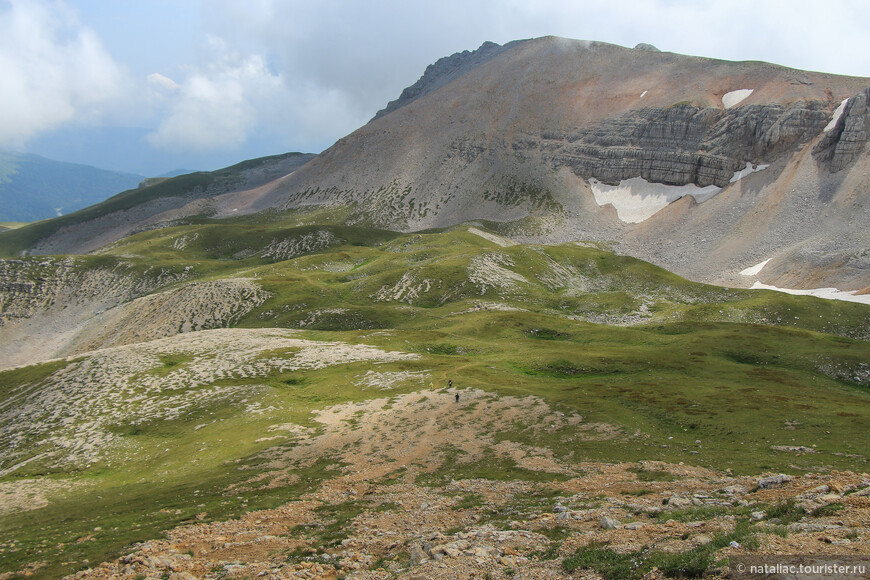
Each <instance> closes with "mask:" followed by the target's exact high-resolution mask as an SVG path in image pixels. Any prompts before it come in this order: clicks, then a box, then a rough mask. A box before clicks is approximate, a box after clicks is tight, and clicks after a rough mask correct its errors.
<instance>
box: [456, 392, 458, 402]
mask: <svg viewBox="0 0 870 580" xmlns="http://www.w3.org/2000/svg"><path fill="white" fill-rule="evenodd" d="M456 402H457V403H458V402H459V393H456Z"/></svg>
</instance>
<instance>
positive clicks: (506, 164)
mask: <svg viewBox="0 0 870 580" xmlns="http://www.w3.org/2000/svg"><path fill="white" fill-rule="evenodd" d="M650 48H652V47H649V46H646V45H638V47H637V48H635V49H629V48H624V47H620V46H616V45H611V44H606V43H600V42H586V41H578V40H569V39H564V38H556V37H544V38H537V39H531V40H524V41H515V42H511V43H508V44H506V45H504V46H499V45H497V44H494V43H491V42H487V43H484V44H483V45H482V46H481V47H480V48H479V49H477V50H476V51H465V52H461V53H457V54H454V55H452V56H450V57H445V58H442V59H440V60H439V61H438V62H436V63H435V64H433V65H430V66H429V67H428V68H427V69H426V71H425V73H424V75H423V76H422V77H421V78H420V79H419V80H418V81H417V82H416V83H415V84H413V85H412V86H410V87H408V88H407V89H405V90H404V91H403V92H402V94H401V95H400V97H399V98H398V99H396V100H395V101H392V102H391V103H389V104H388V105H387V106H386V108H384V109H383V110H382V111H380V112H379V113H378V114H377V115H376V116H375V117H374V118H373V119H372V121H370V122H369V123H368V124H366V125H365V126H363V127H361V128H360V129H358V130H357V131H355V132H353V133H351V134H350V135H348V136H346V137H344V138H342V139H340V140H339V141H338V142H337V143H335V144H334V145H333V146H332V147H330V148H329V149H327V150H326V151H324V152H323V153H322V154H321V155H319V156H317V157H316V158H314V159H313V160H312V161H311V162H310V163H307V164H306V165H305V166H304V167H301V168H300V169H298V170H297V171H295V172H293V173H292V174H290V175H286V176H284V175H282V177H281V178H280V179H277V180H275V181H272V182H271V183H267V184H265V185H262V186H259V187H257V188H256V189H250V188H248V189H246V188H237V190H235V191H230V192H226V193H222V194H221V195H214V196H212V197H210V198H209V202H208V204H207V212H208V213H209V214H210V215H212V216H214V217H231V216H239V215H244V214H251V213H257V212H262V211H269V212H274V211H275V210H278V211H286V210H292V209H298V208H305V207H311V206H324V205H325V206H331V207H338V206H342V207H349V208H352V212H351V214H350V217H349V218H348V220H347V221H348V223H352V224H353V223H364V224H370V225H373V226H377V227H382V228H387V229H393V230H402V231H415V230H421V229H426V228H433V227H449V226H453V225H456V224H459V223H463V222H467V221H470V220H490V221H494V222H498V223H499V224H501V225H500V226H499V227H500V232H501V233H502V234H504V235H507V236H509V237H511V238H513V239H516V240H518V241H523V242H529V241H531V242H544V243H554V242H566V241H572V240H591V241H607V242H610V243H613V244H614V247H615V249H616V250H617V251H618V252H620V253H624V254H628V255H632V256H635V257H639V258H642V259H645V260H649V261H651V262H654V263H656V264H658V265H661V266H663V267H665V268H667V269H669V270H672V271H674V272H676V273H678V274H680V275H683V276H686V277H688V278H690V279H693V280H697V281H703V282H709V283H716V284H723V285H732V286H750V285H752V284H753V283H754V282H763V283H765V284H772V285H775V286H780V287H790V288H817V287H823V286H832V287H837V288H839V289H841V290H848V291H858V292H861V291H865V292H866V290H867V288H868V287H870V253H868V251H867V249H868V247H870V227H868V225H870V197H868V193H867V192H868V190H870V179H868V176H867V172H868V149H867V139H868V127H870V111H868V108H867V99H868V90H870V79H868V78H859V77H845V76H838V75H831V74H824V73H818V72H807V71H800V70H795V69H789V68H785V67H781V66H777V65H773V64H768V63H763V62H729V61H721V60H714V59H710V58H699V57H691V56H684V55H679V54H674V53H668V52H660V51H656V50H650ZM204 211H206V210H205V209H204V204H203V202H202V201H201V200H197V201H196V202H195V203H192V204H190V205H189V206H186V207H183V208H181V209H178V210H174V212H173V214H172V219H174V220H178V219H180V218H183V217H184V216H194V215H201V214H202V213H203V212H204ZM159 218H160V216H156V217H154V218H153V219H151V218H149V219H148V220H144V222H141V223H139V224H138V227H139V229H140V230H141V229H147V228H148V227H158V226H159V223H160V219H159ZM106 221H109V222H111V221H112V216H108V218H107V217H105V216H104V217H103V226H104V227H105V222H106ZM145 222H147V223H145ZM81 227H82V228H88V227H89V226H88V225H87V224H86V223H85V224H82V225H81ZM109 229H111V228H109ZM122 235H126V233H124V232H123V231H121V230H118V233H116V234H115V235H114V238H115V239H117V238H119V237H121V236H122ZM84 237H85V238H87V237H88V236H84ZM112 237H113V236H112V235H111V233H110V234H107V235H104V236H103V238H101V239H103V240H106V241H112ZM81 238H82V235H81V232H80V231H79V230H78V229H77V228H72V230H70V229H69V228H67V229H65V230H63V231H58V232H55V233H52V234H50V235H48V236H46V237H45V238H43V239H42V240H40V241H39V242H38V243H37V244H36V245H35V246H34V249H35V251H36V253H45V252H59V251H67V252H77V251H81V250H82V249H87V250H88V251H90V250H91V249H92V248H93V244H92V243H91V244H89V243H88V240H84V241H83V240H82V239H81ZM0 241H2V240H0ZM765 260H768V262H767V264H766V265H765V266H764V267H763V269H762V270H761V271H760V272H758V273H757V274H756V275H754V276H746V275H741V274H740V273H741V272H743V271H746V270H747V269H748V268H751V267H752V266H754V265H756V264H759V263H761V262H763V261H765Z"/></svg>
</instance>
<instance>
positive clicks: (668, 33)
mask: <svg viewBox="0 0 870 580" xmlns="http://www.w3.org/2000/svg"><path fill="white" fill-rule="evenodd" d="M868 22H870V2H854V1H850V0H828V1H827V2H826V3H824V4H820V3H818V2H816V1H813V2H805V1H798V0H791V1H787V0H781V1H779V0H777V1H774V0H768V1H765V0H755V1H745V0H731V1H728V2H724V1H719V2H702V1H686V0H634V1H631V2H625V1H619V0H609V1H601V0H587V1H579V0H573V1H564V0H561V1H557V0H535V1H529V2H525V1H519V0H478V1H473V0H463V1H458V0H443V1H441V2H438V3H433V2H422V1H416V0H405V1H385V0H369V1H367V2H359V1H351V0H320V1H315V2H312V1H311V0H307V1H304V2H303V1H296V0H247V1H244V2H243V1H240V0H172V1H170V0H148V1H146V2H142V1H132V0H115V1H107V0H0V75H2V79H3V82H2V83H0V147H4V148H13V149H18V150H24V151H28V150H31V151H35V152H42V153H49V154H51V156H54V157H55V158H57V157H62V156H64V155H66V156H67V159H65V160H71V161H77V162H89V163H91V164H94V165H98V166H104V167H105V166H107V165H116V166H117V165H119V164H122V165H123V164H124V163H123V161H124V159H126V158H137V159H139V161H140V165H141V169H140V170H141V171H142V172H146V173H151V174H154V173H155V172H157V171H159V170H161V168H162V170H163V171H166V170H169V169H172V168H176V167H187V168H191V169H214V168H216V167H219V166H222V165H227V164H230V163H234V162H236V161H241V160H244V159H247V158H251V157H255V156H260V155H267V154H273V153H280V152H284V151H309V152H319V151H321V150H323V149H324V148H326V147H328V146H329V145H331V144H332V143H333V142H334V141H335V140H337V139H338V138H340V137H342V136H344V135H346V134H347V133H349V132H351V131H353V130H354V129H356V128H357V127H359V126H361V125H362V124H364V123H365V122H367V121H368V120H369V119H370V118H371V117H372V116H373V115H374V114H375V112H377V110H379V109H380V108H382V107H383V106H384V105H385V104H386V103H387V102H388V101H389V100H391V99H394V98H395V97H397V96H398V94H399V93H400V92H401V90H402V88H404V87H405V86H408V85H409V84H412V83H413V82H414V81H415V80H416V79H417V78H418V77H419V76H420V75H421V74H422V72H423V70H424V69H425V67H426V65H428V64H430V63H431V62H434V61H435V60H437V59H438V58H439V57H442V56H446V55H449V54H451V53H453V52H457V51H461V50H466V49H474V48H476V47H478V46H479V45H480V44H481V43H482V42H484V41H485V40H492V41H495V42H499V43H504V42H507V41H510V40H515V39H518V38H530V37H536V36H544V35H550V34H553V35H558V36H565V37H569V38H580V39H586V40H600V41H605V42H612V43H615V44H621V45H624V46H634V45H635V44H637V43H639V42H647V43H651V44H654V45H656V46H657V47H659V48H660V49H662V50H667V51H673V52H680V53H684V54H694V55H701V56H710V57H715V58H724V59H729V60H765V61H769V62H775V63H777V64H783V65H786V66H791V67H794V68H803V69H810V70H822V71H825V72H833V73H839V74H851V75H857V76H870V34H868V32H870V28H868V24H867V23H868ZM119 128H125V129H124V131H120V129H119ZM118 139H124V140H126V142H125V143H123V144H121V143H117V142H116V141H117V140H118ZM128 165H129V166H128V167H117V168H121V169H126V170H134V169H137V167H136V166H134V165H133V164H132V163H130V164H128ZM109 168H116V167H109Z"/></svg>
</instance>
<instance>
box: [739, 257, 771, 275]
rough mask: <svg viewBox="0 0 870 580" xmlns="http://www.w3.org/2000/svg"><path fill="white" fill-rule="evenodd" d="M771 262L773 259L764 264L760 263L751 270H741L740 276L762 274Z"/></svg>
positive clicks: (750, 268)
mask: <svg viewBox="0 0 870 580" xmlns="http://www.w3.org/2000/svg"><path fill="white" fill-rule="evenodd" d="M770 260H771V259H770V258H768V259H766V260H765V261H763V262H759V263H758V264H756V265H754V266H750V267H749V268H746V269H745V270H741V271H740V275H741V276H757V275H758V273H759V272H761V270H763V269H764V267H765V266H767V263H768V262H770Z"/></svg>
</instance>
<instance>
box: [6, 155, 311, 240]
mask: <svg viewBox="0 0 870 580" xmlns="http://www.w3.org/2000/svg"><path fill="white" fill-rule="evenodd" d="M310 157H311V155H307V154H302V153H286V154H283V155H273V156H269V157H261V158H258V159H251V160H248V161H243V162H241V163H237V164H236V165H233V166H230V167H226V168H224V169H219V170H217V171H211V172H203V171H200V172H195V173H189V174H187V175H179V176H178V177H171V178H165V179H164V178H157V179H150V180H147V181H146V182H145V183H144V184H143V185H142V187H137V188H135V189H126V190H124V191H121V193H118V194H117V195H114V196H112V197H110V198H109V199H105V196H104V197H102V198H100V199H105V201H101V202H100V203H95V202H96V201H98V200H92V201H91V203H94V205H90V206H89V207H85V208H84V209H81V210H79V211H76V212H73V213H70V214H68V215H64V216H62V217H57V218H54V219H47V220H43V221H40V222H37V223H34V224H31V225H29V226H27V227H24V228H20V229H18V230H16V231H12V232H0V256H4V257H12V256H17V255H18V254H20V253H21V252H23V251H26V250H28V249H30V248H32V247H33V246H34V245H35V244H36V243H38V242H39V241H40V240H42V239H44V238H46V237H48V236H50V235H52V234H54V233H55V232H57V231H58V230H61V229H62V228H67V227H71V226H77V225H80V224H85V223H87V222H88V221H91V220H95V219H97V218H100V217H103V216H107V215H110V214H112V213H115V212H122V211H125V210H129V209H132V208H136V207H141V206H143V204H148V203H149V202H153V201H155V200H159V199H164V198H175V197H181V198H189V199H188V200H189V201H190V200H193V199H196V198H199V197H204V196H209V195H217V194H220V193H225V192H227V191H230V190H232V189H234V188H238V187H239V186H241V185H244V184H245V183H246V182H247V181H248V179H249V176H248V174H249V173H251V172H257V171H264V174H266V175H267V174H268V170H269V167H270V166H272V165H275V164H280V163H281V162H282V161H285V160H288V159H290V160H292V159H296V158H298V159H299V160H300V162H302V161H306V160H307V159H309V158H310ZM140 181H141V179H140ZM260 181H262V180H260ZM137 183H138V182H137ZM127 187H128V188H129V187H130V186H129V185H128V186H127ZM119 189H123V188H116V189H113V190H112V192H116V191H118V190H119ZM79 207H81V206H79ZM43 217H45V216H43Z"/></svg>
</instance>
